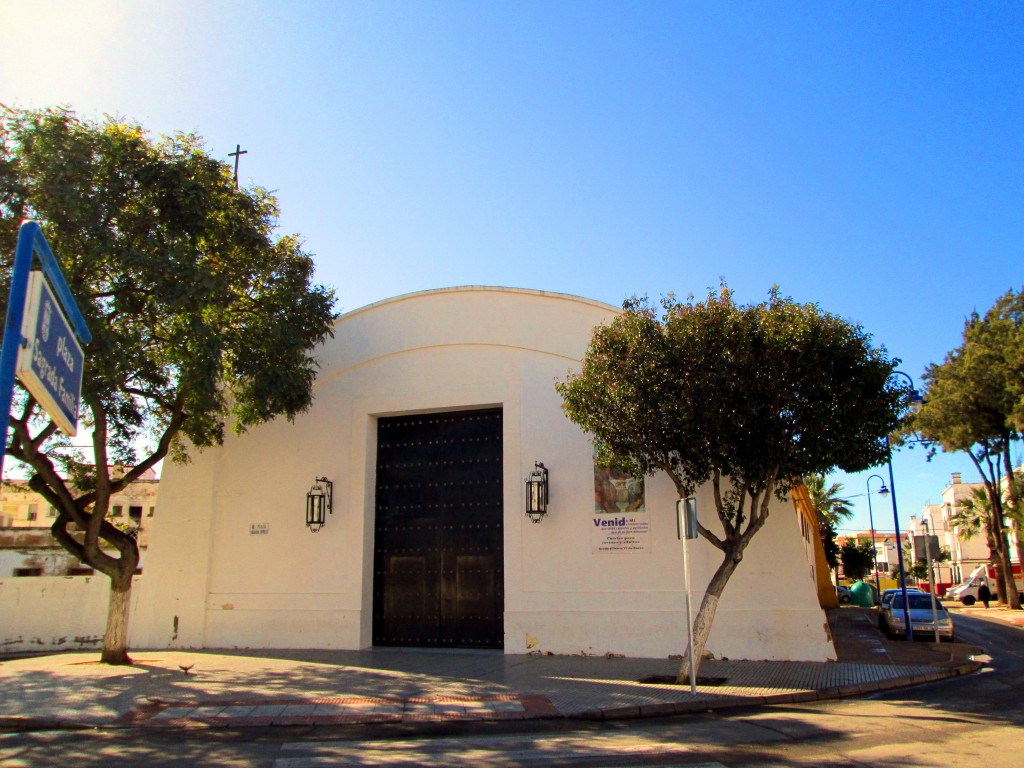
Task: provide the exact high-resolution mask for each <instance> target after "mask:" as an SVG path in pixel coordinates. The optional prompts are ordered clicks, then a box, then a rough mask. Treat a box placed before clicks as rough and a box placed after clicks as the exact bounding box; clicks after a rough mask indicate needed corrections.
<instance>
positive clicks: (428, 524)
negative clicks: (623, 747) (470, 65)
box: [132, 287, 835, 660]
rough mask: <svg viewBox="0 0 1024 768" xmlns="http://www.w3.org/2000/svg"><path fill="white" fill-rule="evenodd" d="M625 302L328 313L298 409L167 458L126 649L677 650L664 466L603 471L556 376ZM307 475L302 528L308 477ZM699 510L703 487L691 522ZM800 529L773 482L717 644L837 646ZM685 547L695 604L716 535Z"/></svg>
mask: <svg viewBox="0 0 1024 768" xmlns="http://www.w3.org/2000/svg"><path fill="white" fill-rule="evenodd" d="M618 313H619V310H618V309H617V308H615V307H612V306H610V305H607V304H603V303H600V302H596V301H590V300H587V299H582V298H578V297H575V296H567V295H562V294H554V293H545V292H541V291H534V290H521V289H509V288H489V287H460V288H451V289H442V290H432V291H425V292H420V293H413V294H409V295H405V296H399V297H397V298H394V299H389V300H386V301H382V302H378V303H376V304H372V305H370V306H367V307H363V308H361V309H357V310H355V311H352V312H349V313H347V314H345V315H342V316H341V317H340V318H339V320H338V321H337V324H336V328H335V336H334V338H333V339H332V340H329V341H327V342H326V344H325V345H324V346H323V348H322V349H320V350H319V353H318V358H319V366H320V368H319V375H318V377H317V380H316V384H315V401H314V404H313V406H312V408H311V409H310V410H309V411H308V412H307V413H305V414H303V415H302V416H300V417H299V418H297V419H296V420H295V421H294V422H292V423H289V422H288V421H287V420H285V419H277V420H275V421H273V422H272V423H270V424H267V425H265V426H261V427H259V428H257V429H253V430H250V431H249V432H247V433H246V434H244V435H241V436H238V435H233V434H232V435H230V436H228V437H227V438H226V439H225V442H224V444H223V446H221V447H218V448H215V449H208V450H205V451H202V452H197V453H195V454H194V456H193V461H192V462H191V463H190V464H188V465H171V464H170V463H168V464H167V465H166V466H165V468H164V472H163V476H162V479H161V487H160V508H161V514H160V517H159V519H158V520H157V521H156V524H155V529H154V531H153V532H152V539H151V545H150V551H149V555H148V561H147V566H146V572H145V574H144V576H143V577H142V578H141V579H140V583H139V585H138V588H137V593H138V594H137V598H138V599H137V601H136V607H135V611H134V615H133V617H132V645H133V647H137V648H139V647H193V648H232V647H254V648H255V647H265V648H343V649H359V648H368V647H374V646H400V647H404V646H415V647H440V648H444V647H449V648H480V649H496V650H501V651H504V652H505V653H511V654H517V653H529V652H539V653H547V652H551V653H564V654H579V653H587V654H606V653H614V654H624V655H627V656H641V657H665V656H667V655H671V654H678V653H681V652H683V650H684V649H685V644H686V643H685V637H686V629H685V610H684V606H685V602H684V599H685V582H684V577H683V563H682V546H683V545H682V543H681V542H680V541H679V540H678V537H677V532H676V519H675V500H676V499H675V490H674V486H673V485H672V483H671V481H670V480H669V478H668V477H666V476H655V477H651V478H647V479H646V480H645V481H644V482H642V483H641V482H637V481H630V480H629V479H626V478H617V477H613V476H610V475H609V473H607V472H603V471H599V470H596V469H595V466H594V461H593V448H592V446H591V444H590V442H589V439H588V437H587V435H586V434H584V433H583V432H581V431H580V429H579V428H578V427H577V426H576V425H574V424H573V423H571V422H570V421H569V420H568V419H567V418H566V417H565V415H564V414H563V413H562V410H561V398H560V396H559V395H558V393H557V392H556V391H555V383H556V381H558V380H562V379H564V378H565V377H566V373H567V372H568V371H569V370H574V369H578V367H579V363H580V360H581V359H582V357H583V355H584V353H585V351H586V348H587V345H588V343H589V341H590V337H591V332H592V330H593V328H594V327H595V326H597V325H599V324H601V323H607V322H608V321H610V320H611V319H612V318H613V317H614V316H615V315H617V314H618ZM269 364H272V361H268V365H269ZM538 464H542V465H543V466H544V468H545V469H546V470H547V481H548V504H547V514H546V515H545V516H544V517H543V518H542V519H540V521H539V522H536V523H534V522H532V521H531V519H530V518H528V517H527V516H526V514H525V510H526V495H527V484H526V482H525V480H526V479H527V478H529V477H530V476H531V473H533V472H535V471H536V472H537V473H538V476H539V474H540V470H539V469H538V467H537V465H538ZM313 486H317V488H313ZM328 492H329V493H330V495H329V497H328ZM321 495H322V496H324V497H325V507H326V502H327V500H328V499H329V502H330V509H329V512H327V513H326V515H325V519H324V523H323V526H322V528H319V530H314V529H316V528H317V527H318V526H317V525H313V526H309V525H307V520H306V508H307V496H311V497H312V498H311V499H309V501H311V502H316V501H317V500H318V498H317V497H319V496H321ZM713 509H714V508H713V504H712V500H711V497H710V494H709V489H707V488H705V489H702V490H701V492H700V493H699V494H698V510H699V511H703V514H702V516H701V517H702V521H703V522H704V523H705V524H709V523H711V522H715V523H717V519H716V518H715V515H714V511H713ZM315 511H316V510H315V509H314V513H315ZM806 528H807V526H803V527H802V525H801V518H800V515H799V513H797V512H796V511H795V509H794V505H793V504H792V503H791V502H778V503H776V508H775V509H774V510H773V512H772V514H771V516H770V518H769V521H768V523H767V525H766V526H765V528H764V529H763V530H762V531H761V532H760V533H759V534H758V536H757V537H756V538H755V539H754V541H753V542H752V543H751V545H750V548H749V550H748V552H747V554H746V556H745V557H744V560H743V563H742V564H741V565H740V567H739V569H738V571H737V572H736V574H735V575H734V576H733V579H732V582H731V583H730V584H729V585H728V587H727V588H726V591H725V594H724V596H723V600H722V602H721V604H720V606H719V608H718V614H717V618H716V621H715V625H714V629H713V631H712V634H711V637H710V640H709V643H708V650H710V651H711V652H712V653H714V654H715V655H716V656H719V657H728V658H748V659H794V660H796V659H799V660H825V659H833V658H835V650H834V648H833V645H832V642H831V639H830V637H829V634H828V630H827V625H826V619H825V616H824V613H823V611H822V609H821V607H820V606H819V600H818V591H817V585H816V574H815V568H814V561H813V556H812V557H811V558H809V557H808V552H809V550H808V547H807V536H806V535H805V534H806V532H807V531H806ZM802 531H803V534H802ZM688 546H689V554H690V560H691V570H692V578H693V582H694V584H693V599H694V604H695V605H697V604H698V602H699V600H700V598H701V596H702V595H703V592H704V587H705V585H706V584H707V582H708V580H709V579H710V577H711V574H712V573H713V572H714V569H715V568H716V567H717V565H718V564H719V562H720V554H721V553H720V552H719V551H718V550H716V549H714V548H713V547H712V546H711V545H710V544H708V543H707V542H705V541H703V540H697V541H695V542H689V544H688Z"/></svg>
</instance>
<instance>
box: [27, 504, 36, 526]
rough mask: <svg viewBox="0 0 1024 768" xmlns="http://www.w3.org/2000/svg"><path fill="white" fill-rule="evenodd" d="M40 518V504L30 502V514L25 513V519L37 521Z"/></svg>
mask: <svg viewBox="0 0 1024 768" xmlns="http://www.w3.org/2000/svg"><path fill="white" fill-rule="evenodd" d="M38 518H39V505H38V504H29V505H28V514H27V515H25V519H26V520H28V521H29V522H33V521H35V520H36V519H38Z"/></svg>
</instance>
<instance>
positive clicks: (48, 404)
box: [16, 271, 85, 436]
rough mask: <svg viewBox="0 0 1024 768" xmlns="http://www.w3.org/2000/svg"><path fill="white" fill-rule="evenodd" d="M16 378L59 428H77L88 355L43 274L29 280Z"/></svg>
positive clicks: (72, 431) (69, 431)
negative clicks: (83, 376) (83, 374)
mask: <svg viewBox="0 0 1024 768" xmlns="http://www.w3.org/2000/svg"><path fill="white" fill-rule="evenodd" d="M21 335H22V347H21V351H20V352H19V353H18V366H17V371H16V373H17V376H18V379H20V380H21V383H22V384H24V385H25V389H27V390H28V391H29V392H31V393H32V396H33V397H35V399H36V400H37V401H38V402H39V404H40V405H41V406H42V407H43V409H44V410H45V411H46V412H47V413H48V414H49V415H50V418H52V419H53V420H54V422H55V423H56V424H57V426H58V427H60V428H61V430H62V431H63V432H64V433H65V434H66V435H70V436H73V435H74V434H75V432H76V431H77V427H78V404H79V400H80V399H81V393H82V368H83V365H84V363H85V355H84V354H83V353H82V348H81V347H80V346H79V345H78V340H77V339H76V338H75V333H74V331H73V330H72V329H71V325H70V324H69V323H68V321H67V320H65V319H64V314H63V313H62V312H61V311H60V307H59V305H58V304H57V300H56V299H55V298H54V296H53V292H52V291H51V290H50V286H49V285H47V284H46V280H45V279H44V278H43V273H42V272H38V271H37V272H32V274H31V275H30V276H29V282H28V294H27V296H26V306H25V318H24V321H23V323H22V327H21Z"/></svg>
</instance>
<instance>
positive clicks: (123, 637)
mask: <svg viewBox="0 0 1024 768" xmlns="http://www.w3.org/2000/svg"><path fill="white" fill-rule="evenodd" d="M131 595H132V577H131V574H129V575H128V578H126V579H121V578H111V579H110V603H109V606H108V608H107V630H106V632H104V633H103V653H102V655H101V656H100V662H101V663H103V664H131V663H132V660H131V658H130V657H129V656H128V608H129V606H130V604H131Z"/></svg>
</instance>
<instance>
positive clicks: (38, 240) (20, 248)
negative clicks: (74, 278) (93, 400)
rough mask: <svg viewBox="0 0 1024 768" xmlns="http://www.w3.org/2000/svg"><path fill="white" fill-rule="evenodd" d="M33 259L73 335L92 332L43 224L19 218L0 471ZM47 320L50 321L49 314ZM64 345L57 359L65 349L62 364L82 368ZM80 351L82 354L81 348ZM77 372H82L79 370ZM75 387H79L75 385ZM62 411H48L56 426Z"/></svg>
mask: <svg viewBox="0 0 1024 768" xmlns="http://www.w3.org/2000/svg"><path fill="white" fill-rule="evenodd" d="M36 259H39V264H40V266H41V267H42V268H43V273H44V274H45V275H46V277H47V279H48V280H49V285H50V286H52V287H53V289H54V290H55V291H56V292H57V298H58V299H59V301H60V306H61V307H62V308H63V310H64V312H65V313H67V316H68V317H69V318H70V319H71V324H72V326H74V329H75V336H77V338H78V339H79V340H80V341H81V342H82V343H83V344H88V343H89V342H90V341H91V340H92V335H91V334H90V333H89V329H88V328H87V327H86V325H85V318H84V317H82V313H81V311H79V309H78V305H77V304H76V303H75V297H74V296H72V295H71V290H70V289H69V288H68V284H67V282H66V281H65V280H64V275H62V274H61V271H60V265H58V264H57V259H55V258H54V256H53V251H51V250H50V246H49V245H47V243H46V238H45V237H43V230H42V228H41V227H40V226H39V224H38V222H35V221H24V222H22V224H21V227H19V228H18V244H17V246H15V249H14V263H13V265H12V269H11V290H10V293H9V294H8V297H7V316H6V318H5V319H4V337H3V344H2V345H0V419H3V429H2V430H0V437H2V439H0V472H2V471H3V465H4V456H5V455H6V454H7V428H8V422H9V421H10V414H11V400H12V398H13V396H14V374H15V369H16V367H17V366H16V363H17V361H18V358H19V357H20V356H21V353H22V347H23V343H24V338H23V336H22V326H23V324H24V320H25V303H26V300H27V299H28V284H29V276H30V273H31V268H32V263H33V262H34V261H35V260H36ZM51 298H52V295H51ZM57 314H60V313H57ZM50 321H51V322H53V317H52V316H51V319H50ZM54 343H56V342H54ZM76 346H77V345H76ZM65 347H66V345H62V346H61V349H60V351H59V353H58V354H57V359H60V358H61V357H63V356H64V354H65V353H66V354H68V355H72V357H71V362H70V363H67V362H65V366H66V367H71V366H76V367H77V370H78V371H79V372H80V371H81V370H82V363H81V361H79V362H77V364H76V362H75V358H74V356H73V353H71V352H70V350H68V349H66V348H65ZM79 354H81V349H80V348H79ZM79 375H81V374H80V373H79ZM44 378H45V377H44ZM65 388H67V387H65ZM75 391H76V392H77V391H78V388H77V387H76V388H75ZM59 401H60V395H59V388H58V402H59ZM61 411H62V409H60V408H55V409H54V411H51V412H50V416H51V417H52V418H53V419H54V422H55V423H57V424H58V426H61V425H60V422H59V421H58V418H59V419H60V420H61V421H63V420H65V417H64V415H63V414H61ZM55 414H58V415H55ZM77 420H78V412H77V409H76V411H75V417H74V418H73V419H72V420H71V422H72V425H73V424H74V423H75V422H76V421H77ZM61 429H64V426H61ZM73 430H74V426H72V431H71V432H70V434H74V431H73Z"/></svg>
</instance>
